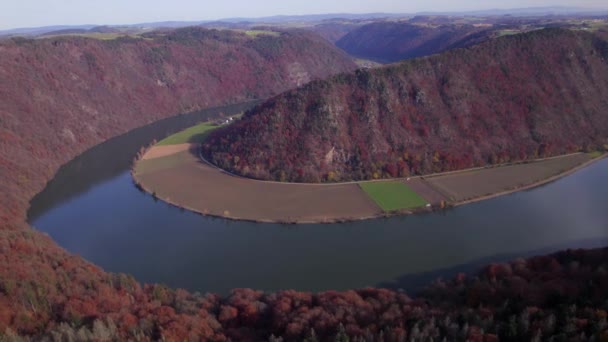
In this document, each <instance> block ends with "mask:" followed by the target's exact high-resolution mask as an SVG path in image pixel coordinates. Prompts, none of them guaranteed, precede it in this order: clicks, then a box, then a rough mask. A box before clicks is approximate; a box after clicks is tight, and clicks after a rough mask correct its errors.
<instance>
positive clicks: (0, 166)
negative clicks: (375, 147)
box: [0, 28, 355, 340]
mask: <svg viewBox="0 0 608 342" xmlns="http://www.w3.org/2000/svg"><path fill="white" fill-rule="evenodd" d="M354 67H355V66H354V64H353V63H352V62H351V61H350V58H349V57H348V56H346V54H344V53H343V52H342V51H340V50H339V49H337V48H335V47H334V46H332V45H331V44H329V43H327V42H326V41H325V40H324V39H323V38H321V37H319V36H317V35H315V34H312V33H309V32H301V31H285V32H278V33H276V34H272V35H270V34H268V35H267V34H261V35H257V36H255V37H254V36H250V35H247V34H245V33H238V32H232V31H217V30H206V29H201V28H185V29H179V30H175V31H164V32H152V33H147V34H144V35H140V36H134V37H125V36H119V37H103V38H101V39H92V38H85V37H73V36H64V37H56V38H44V39H24V38H14V39H4V40H0V194H1V196H0V260H1V262H0V340H3V333H4V332H5V329H6V328H7V327H10V328H11V329H12V330H13V331H15V332H17V333H19V334H27V335H31V334H37V333H41V332H42V331H45V330H49V329H53V328H56V326H57V324H56V323H55V322H68V323H70V324H72V326H76V327H79V326H82V325H83V324H89V325H91V324H92V322H93V320H91V318H94V317H109V316H107V315H108V314H109V313H112V317H113V319H114V321H115V322H119V321H121V322H123V323H121V324H126V325H129V324H131V323H128V322H132V320H133V319H135V318H134V317H133V316H132V314H133V313H137V312H140V313H141V314H143V315H153V314H152V312H153V311H154V310H157V311H158V310H161V309H160V308H159V307H157V306H154V307H153V306H150V305H151V304H150V303H151V302H152V300H153V299H151V297H147V296H148V294H146V293H145V292H144V290H143V289H142V288H141V287H140V285H139V284H137V283H136V282H135V281H134V280H133V279H132V278H131V277H128V276H125V275H112V274H106V273H104V272H103V271H102V270H101V269H99V268H98V267H96V266H94V265H92V264H90V263H88V262H86V261H85V260H83V259H81V258H79V257H77V256H73V255H70V254H68V253H67V252H65V251H64V250H63V249H61V248H60V247H59V246H57V245H56V244H55V243H54V242H53V241H52V240H51V239H50V238H49V237H48V236H46V235H44V234H41V233H39V232H37V231H35V230H33V229H32V228H31V227H29V226H28V225H27V224H26V222H25V218H26V210H27V208H28V201H29V200H30V199H31V198H32V197H33V196H34V195H35V194H36V193H37V192H39V191H40V190H42V189H43V187H44V185H45V183H46V182H47V181H48V180H50V179H51V178H52V177H53V175H54V173H55V172H56V171H57V169H58V168H59V167H60V165H62V164H64V163H66V162H67V161H69V160H70V159H72V158H74V157H75V156H76V155H78V154H79V153H81V152H83V151H84V150H86V149H87V148H89V147H91V146H93V145H95V144H98V143H100V142H102V141H104V140H106V139H108V138H110V137H114V136H117V135H119V134H121V133H125V132H126V131H128V130H130V129H133V128H136V127H139V126H142V125H145V124H147V123H151V122H153V121H157V120H159V119H162V118H165V117H169V116H173V115H177V114H179V113H183V112H188V111H195V110H198V109H203V108H208V107H213V106H220V105H225V104H230V103H238V102H244V101H248V100H251V99H262V98H267V97H269V96H271V95H273V94H277V93H279V92H281V91H285V90H288V89H290V88H294V87H296V86H298V85H301V84H303V83H304V82H307V81H309V80H313V79H317V78H324V77H327V76H328V75H332V74H335V73H339V72H344V71H349V70H353V69H354ZM83 229H86V227H83ZM150 293H151V292H150ZM135 303H137V304H135ZM121 308H122V309H121ZM161 311H162V310H161ZM129 312H130V314H129V315H131V316H129V315H127V316H125V314H126V313H129ZM153 316H154V315H153ZM157 316H158V315H157ZM142 317H143V316H142ZM123 319H124V320H123ZM193 319H194V318H193ZM125 320H126V321H125ZM138 320H139V319H136V320H135V324H137V322H138ZM198 320H200V317H199V318H198ZM125 322H126V323H125ZM151 322H152V323H150V324H154V322H155V321H151ZM184 324H186V323H184ZM125 329H126V328H125ZM77 340H82V338H77Z"/></svg>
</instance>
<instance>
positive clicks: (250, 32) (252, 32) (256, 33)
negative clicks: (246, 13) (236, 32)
mask: <svg viewBox="0 0 608 342" xmlns="http://www.w3.org/2000/svg"><path fill="white" fill-rule="evenodd" d="M245 34H246V35H248V36H250V37H257V36H261V35H266V36H272V37H278V36H280V35H281V34H280V33H279V32H276V31H267V30H248V31H245Z"/></svg>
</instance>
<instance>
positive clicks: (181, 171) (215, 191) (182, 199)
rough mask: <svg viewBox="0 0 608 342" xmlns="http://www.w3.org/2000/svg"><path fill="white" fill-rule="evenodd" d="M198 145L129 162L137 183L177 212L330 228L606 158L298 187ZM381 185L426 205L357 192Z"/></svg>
mask: <svg viewBox="0 0 608 342" xmlns="http://www.w3.org/2000/svg"><path fill="white" fill-rule="evenodd" d="M198 145H199V144H198V142H197V143H191V144H179V145H169V146H166V145H165V146H152V147H151V148H150V149H149V150H148V151H147V152H146V153H145V154H143V156H142V157H141V158H140V159H139V160H138V161H136V163H135V164H134V167H133V171H132V176H133V179H134V182H135V183H136V185H137V186H138V187H139V188H140V189H142V190H143V191H145V192H148V193H150V194H152V195H153V196H154V197H155V198H158V199H161V200H163V201H165V202H167V203H169V204H171V205H174V206H176V207H180V208H184V209H187V210H190V211H193V212H197V213H199V214H203V215H208V216H214V217H222V218H227V219H233V220H245V221H253V222H265V223H335V222H347V221H357V220H366V219H372V218H379V217H388V216H393V215H407V214H413V213H420V212H430V211H433V210H441V209H443V208H446V207H451V206H460V205H464V204H468V203H472V202H477V201H482V200H486V199H490V198H494V197H497V196H503V195H507V194H510V193H513V192H516V191H521V190H526V189H530V188H534V187H537V186H540V185H544V184H547V183H549V182H552V181H555V180H557V179H559V178H561V177H564V176H566V175H569V174H572V173H573V172H576V171H577V170H580V169H582V168H584V167H586V166H588V165H590V164H591V163H593V162H595V161H597V160H599V159H601V158H603V156H600V157H596V158H593V157H592V156H591V155H590V154H585V153H575V154H570V155H565V156H558V157H552V158H546V159H542V160H536V161H528V162H525V163H518V164H511V165H502V166H496V167H488V168H476V169H470V170H462V171H457V172H446V173H439V174H433V175H427V176H418V177H411V178H405V179H393V180H377V181H369V182H349V183H331V184H328V183H322V184H302V183H281V182H272V181H259V180H254V179H249V178H243V177H239V176H236V175H233V174H230V173H228V172H226V171H224V170H221V169H219V168H217V167H215V166H214V165H211V164H209V163H207V162H206V161H204V160H203V159H202V158H200V156H199V153H198V152H199V151H198ZM385 182H400V183H402V184H404V185H405V186H406V187H407V188H409V189H410V190H412V191H413V192H415V193H416V194H417V195H418V196H419V197H420V198H422V199H423V202H422V203H425V205H420V203H421V202H420V201H416V203H418V204H417V206H415V207H407V206H405V207H397V208H398V209H396V210H394V207H392V206H390V205H389V206H388V207H390V208H391V210H388V209H387V207H386V206H384V205H383V203H385V202H386V200H387V199H386V198H382V196H383V194H382V193H379V194H376V195H374V196H372V195H370V193H368V192H366V191H364V190H363V189H362V187H361V184H368V183H385ZM366 187H367V186H366ZM394 195H395V194H390V196H393V197H394ZM410 195H411V194H410ZM378 196H380V198H378ZM387 196H389V195H387ZM404 196H405V194H404ZM389 200H390V199H389ZM396 200H397V202H398V200H399V198H397V199H396Z"/></svg>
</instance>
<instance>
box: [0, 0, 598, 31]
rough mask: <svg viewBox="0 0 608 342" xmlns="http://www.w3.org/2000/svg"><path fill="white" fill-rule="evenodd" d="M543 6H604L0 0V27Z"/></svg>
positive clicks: (447, 0) (527, 0)
mask: <svg viewBox="0 0 608 342" xmlns="http://www.w3.org/2000/svg"><path fill="white" fill-rule="evenodd" d="M544 6H568V7H590V8H607V7H608V5H607V4H606V0H459V1H454V0H424V1H422V0H414V1H411V0H410V1H408V0H333V1H332V0H264V1H255V0H214V1H208V0H170V1H169V0H0V30H5V29H11V28H21V27H39V26H49V25H81V24H93V25H121V24H135V23H142V22H156V21H196V20H215V19H221V18H230V17H264V16H272V15H296V14H322V13H372V12H385V13H415V12H422V11H470V10H483V9H495V8H501V9H508V8H523V7H544Z"/></svg>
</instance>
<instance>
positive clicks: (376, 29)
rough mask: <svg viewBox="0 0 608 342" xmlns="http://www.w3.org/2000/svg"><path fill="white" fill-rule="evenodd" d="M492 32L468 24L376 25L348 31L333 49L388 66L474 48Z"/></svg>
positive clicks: (392, 23) (386, 23)
mask: <svg viewBox="0 0 608 342" xmlns="http://www.w3.org/2000/svg"><path fill="white" fill-rule="evenodd" d="M492 32H493V30H491V29H488V28H487V27H476V26H473V25H470V24H445V25H439V26H430V25H416V24H412V23H408V22H377V23H371V24H367V25H363V26H361V27H359V28H357V29H355V30H352V31H350V32H349V33H348V34H346V35H345V36H344V37H342V38H340V39H339V40H338V41H337V42H336V46H338V47H339V48H341V49H342V50H344V51H346V52H348V53H349V54H350V55H353V56H357V57H360V58H366V59H371V60H374V61H378V62H389V63H390V62H396V61H400V60H403V59H408V58H415V57H422V56H428V55H432V54H435V53H439V52H442V51H445V50H448V49H453V48H459V47H466V46H470V45H473V44H477V43H480V42H482V41H485V40H487V39H489V38H490V37H489V36H490V35H491V34H492Z"/></svg>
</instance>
